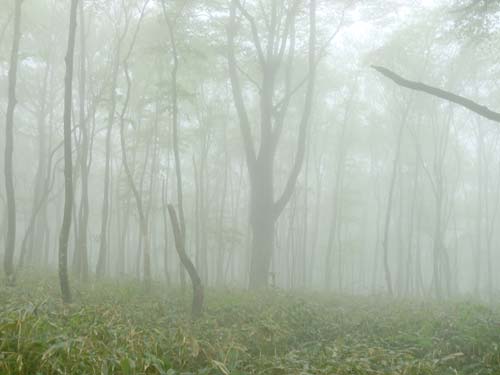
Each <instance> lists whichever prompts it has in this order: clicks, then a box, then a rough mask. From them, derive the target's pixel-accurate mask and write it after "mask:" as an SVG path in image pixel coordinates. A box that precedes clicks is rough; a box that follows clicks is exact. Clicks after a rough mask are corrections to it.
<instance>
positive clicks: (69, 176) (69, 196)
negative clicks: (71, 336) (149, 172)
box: [59, 0, 78, 303]
mask: <svg viewBox="0 0 500 375" xmlns="http://www.w3.org/2000/svg"><path fill="white" fill-rule="evenodd" d="M77 4H78V0H72V1H71V10H70V19H69V37H68V49H67V53H66V58H65V61H66V75H65V78H64V216H63V222H62V226H61V232H60V235H59V281H60V284H61V292H62V299H63V302H64V303H69V302H71V291H70V288H69V279H68V240H69V231H70V228H71V212H72V208H73V207H72V205H73V161H72V155H71V109H72V97H73V92H72V90H73V57H74V53H75V34H76V11H77Z"/></svg>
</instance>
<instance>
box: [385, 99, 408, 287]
mask: <svg viewBox="0 0 500 375" xmlns="http://www.w3.org/2000/svg"><path fill="white" fill-rule="evenodd" d="M409 111H410V106H409V105H407V107H406V109H405V112H404V113H403V118H402V120H401V123H400V125H399V130H398V136H397V139H396V151H395V154H394V160H393V163H392V171H391V177H390V181H389V194H388V196H387V207H386V210H385V219H384V237H383V239H382V249H383V264H384V273H385V283H386V286H387V291H388V292H389V295H391V296H392V295H393V288H392V276H391V270H390V266H389V229H390V225H391V215H392V204H393V196H394V187H395V185H396V177H397V171H398V165H399V160H400V158H401V144H402V142H403V132H404V128H405V126H406V121H407V118H408V113H409Z"/></svg>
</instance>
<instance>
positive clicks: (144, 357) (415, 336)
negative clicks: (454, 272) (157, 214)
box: [0, 279, 500, 375]
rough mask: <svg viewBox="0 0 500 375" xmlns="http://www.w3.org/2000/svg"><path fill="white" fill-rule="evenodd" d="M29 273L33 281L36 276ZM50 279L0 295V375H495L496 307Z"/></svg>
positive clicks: (498, 364)
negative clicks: (63, 289)
mask: <svg viewBox="0 0 500 375" xmlns="http://www.w3.org/2000/svg"><path fill="white" fill-rule="evenodd" d="M33 280H35V279H33ZM56 285H57V282H56V280H55V279H50V280H47V279H45V280H44V281H42V282H35V281H29V280H24V281H23V282H22V283H20V286H18V287H16V288H11V289H2V290H1V291H0V373H2V374H76V373H78V374H83V373H85V374H169V375H173V374H264V373H265V374H498V373H500V348H499V346H500V311H499V310H498V309H496V308H488V307H484V306H481V305H476V304H474V303H472V302H465V301H457V302H447V303H446V304H444V303H443V304H440V303H436V302H428V301H417V300H412V301H410V300H405V301H397V302H395V301H394V302H392V301H389V300H385V299H384V298H377V299H374V298H368V297H357V298H353V297H340V296H339V297H331V296H330V297H327V296H320V295H316V296H308V297H305V296H301V295H298V294H294V295H292V294H286V293H284V292H282V291H269V292H259V293H242V292H240V291H233V290H219V291H208V295H207V300H208V306H207V307H206V311H205V314H204V317H203V318H202V319H201V320H199V321H197V322H194V323H193V322H191V321H190V320H189V314H188V306H189V295H187V293H186V294H183V293H182V292H181V291H178V290H177V291H172V290H170V291H166V290H165V289H164V288H162V287H161V286H159V285H157V286H156V287H155V288H154V289H153V291H151V292H149V293H144V290H142V287H141V286H138V285H137V283H132V282H127V281H122V282H120V283H117V282H114V283H111V282H108V283H100V284H95V285H93V286H87V287H83V286H79V287H78V288H77V290H78V292H77V298H76V300H77V301H79V302H78V303H77V304H74V305H70V306H62V305H61V304H60V302H59V291H58V289H57V287H56Z"/></svg>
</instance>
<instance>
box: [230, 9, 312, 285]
mask: <svg viewBox="0 0 500 375" xmlns="http://www.w3.org/2000/svg"><path fill="white" fill-rule="evenodd" d="M296 5H297V3H293V4H289V7H288V8H286V7H284V8H283V9H281V10H280V11H281V13H282V14H283V15H284V17H283V16H282V18H285V19H281V20H279V21H278V19H279V16H278V13H280V12H279V11H278V9H277V3H275V2H273V4H272V9H271V12H270V18H271V19H270V22H269V23H268V28H267V46H266V47H267V48H265V50H264V48H263V46H262V43H261V40H260V37H259V32H258V29H257V24H256V22H255V20H254V18H253V17H252V16H251V15H250V14H249V13H248V11H247V10H246V9H245V8H244V6H243V5H242V4H241V2H240V1H239V0H233V1H232V2H231V6H230V25H229V27H228V46H229V48H228V65H229V75H230V79H231V87H232V91H233V98H234V102H235V106H236V110H237V113H238V118H239V124H240V130H241V134H242V138H243V144H244V149H245V156H246V161H247V167H248V172H249V178H250V187H251V189H250V190H251V192H250V226H251V231H252V252H251V259H250V275H249V276H250V277H249V287H250V288H252V289H255V288H262V287H266V286H267V285H268V282H269V280H268V279H269V269H270V265H271V259H272V256H273V248H274V229H275V225H276V221H277V219H278V217H279V216H280V215H281V213H282V212H283V209H284V208H285V206H286V205H287V204H288V202H289V200H290V198H291V196H292V194H293V191H294V189H295V185H296V182H297V178H298V176H299V174H300V171H301V169H302V164H303V162H304V155H305V148H306V134H307V130H308V127H309V118H310V114H311V109H312V102H313V94H314V84H315V76H316V65H317V61H316V48H315V45H316V0H310V3H309V26H310V28H309V56H308V62H309V70H308V77H307V79H306V82H307V87H306V94H305V98H304V106H303V111H302V116H301V118H300V123H299V135H298V145H297V150H296V154H295V160H294V163H293V166H292V170H291V172H290V174H289V176H288V179H287V180H286V184H285V188H284V190H283V192H282V194H281V195H280V196H279V198H278V199H277V200H276V201H275V199H274V176H273V172H274V161H275V154H276V149H277V146H278V143H279V140H280V138H281V134H282V129H283V124H284V122H285V117H286V114H287V109H288V105H289V103H290V98H291V96H292V95H293V93H292V90H291V87H290V82H291V79H290V77H291V74H290V73H291V67H292V65H293V59H294V52H295V38H294V34H295V33H294V24H295V15H296V11H297V9H296ZM237 9H239V10H240V12H241V13H242V15H243V17H244V18H245V19H246V20H247V21H248V22H249V23H250V26H251V30H252V38H253V44H254V46H255V48H256V50H257V55H258V60H259V64H260V67H261V71H262V82H261V85H262V87H261V89H260V90H259V91H260V94H259V95H260V98H259V99H260V119H259V121H260V145H259V149H258V153H257V154H256V151H255V149H254V143H255V140H254V137H253V136H252V129H251V126H250V119H249V116H248V113H247V109H246V107H245V102H244V99H243V93H242V87H241V83H240V79H239V74H238V67H237V62H236V56H235V34H236V31H237V23H236V10H237ZM280 21H281V22H283V23H284V24H285V30H284V32H280V30H279V28H280V26H279V24H280ZM280 34H281V35H280ZM277 46H278V47H277ZM287 49H288V56H287V58H286V59H285V60H287V62H286V64H285V63H284V56H285V51H286V50H287ZM283 65H286V71H287V73H286V79H285V88H286V90H285V91H286V93H285V96H284V97H283V99H282V101H281V102H280V103H275V102H274V99H275V95H276V94H277V93H276V89H277V79H278V71H279V67H280V66H283Z"/></svg>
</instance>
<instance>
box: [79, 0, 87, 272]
mask: <svg viewBox="0 0 500 375" xmlns="http://www.w3.org/2000/svg"><path fill="white" fill-rule="evenodd" d="M79 14H80V79H79V83H80V84H79V90H78V91H79V99H80V110H79V123H80V134H81V150H80V173H81V176H82V185H81V186H82V191H81V199H80V212H79V215H78V216H79V226H78V238H77V241H78V242H77V244H76V252H77V253H76V256H77V257H78V258H79V261H78V266H79V270H78V274H79V275H80V278H81V280H82V281H84V282H86V281H87V280H88V277H89V268H88V255H87V252H88V248H87V247H88V244H87V240H88V220H89V193H88V189H89V183H88V176H89V166H88V159H89V132H88V127H87V124H86V120H85V94H86V92H85V91H86V90H85V84H86V82H85V81H86V79H87V78H86V72H85V64H86V48H85V30H84V10H83V2H80V12H79Z"/></svg>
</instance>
